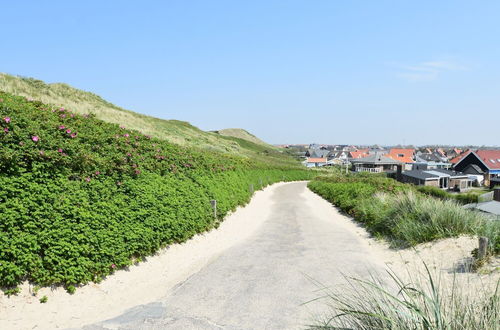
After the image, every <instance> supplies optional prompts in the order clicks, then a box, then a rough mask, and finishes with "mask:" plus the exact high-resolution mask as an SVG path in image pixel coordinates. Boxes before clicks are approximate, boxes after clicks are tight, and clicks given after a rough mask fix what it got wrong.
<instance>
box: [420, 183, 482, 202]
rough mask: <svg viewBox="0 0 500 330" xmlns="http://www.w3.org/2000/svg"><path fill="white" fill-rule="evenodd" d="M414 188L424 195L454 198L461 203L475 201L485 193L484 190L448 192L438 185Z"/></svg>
mask: <svg viewBox="0 0 500 330" xmlns="http://www.w3.org/2000/svg"><path fill="white" fill-rule="evenodd" d="M416 189H417V190H418V191H419V192H421V193H423V194H426V195H429V196H433V197H437V198H440V199H451V200H456V201H457V202H459V203H461V204H470V203H477V202H478V199H479V196H481V195H482V194H484V193H485V191H478V190H476V191H470V192H466V193H455V194H453V193H449V192H447V191H445V190H443V189H440V188H438V187H431V186H418V187H416Z"/></svg>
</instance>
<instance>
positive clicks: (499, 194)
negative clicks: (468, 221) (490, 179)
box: [493, 187, 500, 202]
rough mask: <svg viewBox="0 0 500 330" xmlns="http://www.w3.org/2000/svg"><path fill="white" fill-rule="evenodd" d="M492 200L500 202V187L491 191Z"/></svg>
mask: <svg viewBox="0 0 500 330" xmlns="http://www.w3.org/2000/svg"><path fill="white" fill-rule="evenodd" d="M493 199H494V200H496V201H497V202H500V187H496V188H495V189H493Z"/></svg>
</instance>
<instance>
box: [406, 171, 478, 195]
mask: <svg viewBox="0 0 500 330" xmlns="http://www.w3.org/2000/svg"><path fill="white" fill-rule="evenodd" d="M398 181H401V182H404V183H412V184H414V185H417V186H433V187H438V188H441V189H450V190H455V191H466V190H469V189H470V188H471V187H472V180H471V179H470V178H469V176H468V175H467V174H464V173H460V172H455V171H450V170H445V169H433V170H411V171H404V172H401V173H398Z"/></svg>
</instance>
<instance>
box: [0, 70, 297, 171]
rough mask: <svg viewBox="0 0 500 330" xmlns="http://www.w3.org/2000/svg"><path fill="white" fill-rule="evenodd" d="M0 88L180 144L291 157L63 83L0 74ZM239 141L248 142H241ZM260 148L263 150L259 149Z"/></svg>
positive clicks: (274, 158) (279, 159) (269, 158)
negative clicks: (138, 110) (148, 113)
mask: <svg viewBox="0 0 500 330" xmlns="http://www.w3.org/2000/svg"><path fill="white" fill-rule="evenodd" d="M0 90H1V91H4V92H8V93H11V94H14V95H19V96H24V97H27V98H30V99H34V100H38V101H41V102H44V103H47V104H52V105H54V106H57V107H64V108H67V109H71V110H72V111H73V113H75V114H82V115H84V114H92V115H94V116H95V117H96V118H97V119H101V120H103V121H107V122H110V123H115V124H119V125H124V126H125V127H127V128H130V129H133V130H137V131H140V132H141V133H143V134H146V135H150V136H152V137H156V138H160V139H164V140H167V141H169V142H171V143H175V144H178V145H181V146H188V147H195V148H200V149H204V150H210V151H218V152H224V153H230V154H233V155H239V156H243V157H247V158H251V159H256V158H258V159H260V160H261V161H265V162H273V163H279V164H282V165H286V164H288V165H290V164H291V163H292V162H293V161H294V160H293V159H292V158H291V157H283V154H282V153H281V152H280V150H279V149H278V148H275V147H272V146H270V145H268V144H266V143H264V142H262V141H260V140H258V139H257V138H255V137H253V135H251V134H250V133H248V132H246V133H247V134H243V133H242V130H240V131H238V133H236V131H231V130H230V131H229V133H231V132H232V133H231V134H229V133H228V134H226V133H227V131H226V130H222V131H219V132H226V133H222V134H223V135H229V136H223V135H220V134H217V133H213V132H205V131H202V130H200V129H198V128H196V127H194V126H192V125H191V124H189V123H187V122H183V121H179V120H163V119H158V118H153V117H150V116H146V115H142V114H139V113H136V112H133V111H129V110H125V109H122V108H120V107H118V106H116V105H114V104H112V103H110V102H107V101H106V100H104V99H102V98H101V97H100V96H98V95H95V94H93V93H89V92H85V91H82V90H79V89H76V88H73V87H71V86H69V85H67V84H61V83H54V84H46V83H45V82H43V81H41V80H37V79H33V78H25V77H17V76H12V75H8V74H5V73H0ZM251 137H253V138H251ZM247 140H250V141H247ZM257 140H258V141H257ZM241 141H245V142H248V143H245V145H242V143H241ZM262 150H265V151H266V152H262Z"/></svg>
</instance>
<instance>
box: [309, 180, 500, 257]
mask: <svg viewBox="0 0 500 330" xmlns="http://www.w3.org/2000/svg"><path fill="white" fill-rule="evenodd" d="M309 188H310V189H311V190H312V191H314V192H315V193H317V194H319V195H320V196H322V197H323V198H325V199H326V200H328V201H330V202H331V203H333V204H334V205H336V206H338V207H339V208H340V209H341V210H342V211H344V212H346V213H348V214H349V215H351V216H353V217H354V218H355V219H356V220H357V221H359V222H361V223H363V225H364V226H365V227H366V228H367V230H368V231H369V232H370V233H372V234H373V235H375V236H383V237H385V238H386V239H388V240H389V241H390V243H391V245H392V246H394V247H407V246H414V245H416V244H419V243H423V242H429V241H432V240H435V239H439V238H446V237H454V236H458V235H461V234H468V235H481V236H486V237H488V238H489V240H490V244H491V249H492V251H493V252H494V253H499V252H500V222H498V221H491V220H488V219H486V218H485V217H484V216H483V215H482V214H480V213H478V212H476V211H471V210H468V209H464V208H463V207H462V206H461V205H459V204H458V203H457V202H456V201H454V200H450V199H448V198H444V199H439V198H429V197H427V195H433V196H437V195H438V194H441V193H445V194H447V193H446V192H443V191H442V190H441V189H438V190H435V189H433V188H432V187H422V188H424V189H420V187H419V189H418V191H416V190H415V189H414V188H413V187H412V186H410V185H405V184H401V183H398V182H396V181H394V180H392V179H389V178H384V177H380V176H373V177H367V175H366V174H362V175H358V174H350V175H347V176H335V175H334V176H330V177H320V178H316V179H315V180H313V181H311V182H310V183H309ZM429 188H430V189H429ZM420 191H422V192H425V194H422V193H420ZM437 191H439V193H438V192H437ZM442 196H444V195H442Z"/></svg>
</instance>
